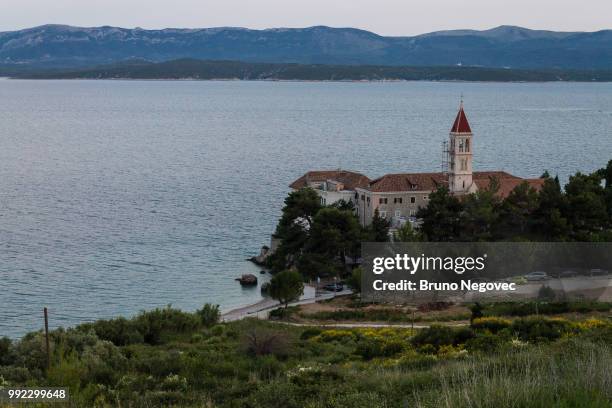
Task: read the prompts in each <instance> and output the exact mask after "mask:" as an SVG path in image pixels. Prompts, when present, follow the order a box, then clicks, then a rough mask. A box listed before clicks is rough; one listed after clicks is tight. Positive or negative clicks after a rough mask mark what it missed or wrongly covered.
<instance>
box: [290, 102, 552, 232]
mask: <svg viewBox="0 0 612 408" xmlns="http://www.w3.org/2000/svg"><path fill="white" fill-rule="evenodd" d="M447 146H448V148H447V149H446V150H447V152H446V154H447V156H448V160H447V162H448V167H447V169H446V171H442V172H437V173H396V174H386V175H384V176H382V177H379V178H377V179H374V180H371V179H369V178H368V177H366V176H365V175H363V174H361V173H357V172H354V171H349V170H341V169H338V170H324V171H309V172H308V173H306V174H304V175H303V176H302V177H300V178H299V179H297V180H295V181H294V182H293V183H291V184H290V187H291V188H293V189H296V190H297V189H300V188H304V187H311V188H313V189H315V191H317V193H318V194H319V196H320V197H321V204H323V205H330V204H333V203H334V202H337V201H340V200H345V201H350V202H352V203H353V205H354V206H355V211H356V212H357V216H358V217H359V222H360V223H361V224H362V225H364V226H365V225H369V224H370V223H371V222H372V218H373V217H374V212H375V211H376V210H377V209H378V212H379V214H380V216H381V217H383V218H386V219H388V220H389V221H390V222H391V228H398V227H400V226H401V225H402V224H403V223H405V222H416V217H415V216H416V213H417V211H418V209H419V208H421V207H424V206H426V205H427V203H428V200H429V194H430V193H431V192H433V191H435V190H437V189H438V188H439V187H447V188H448V189H449V191H450V192H451V193H452V194H455V195H459V196H460V195H465V194H470V193H474V192H476V191H478V190H479V189H484V188H487V187H488V186H489V185H490V184H491V182H492V181H493V180H496V181H497V183H498V185H499V190H498V192H497V194H498V195H499V196H500V197H502V198H503V197H506V196H507V195H508V194H509V193H510V192H511V191H512V190H513V189H514V188H515V187H517V186H518V185H519V184H521V183H523V182H527V183H528V184H529V185H530V186H532V187H533V188H535V189H536V190H539V189H540V188H541V186H542V184H543V182H544V179H541V178H534V179H524V178H521V177H517V176H514V175H512V174H509V173H506V172H504V171H473V155H474V154H473V152H474V143H473V133H472V129H471V127H470V124H469V122H468V119H467V116H466V114H465V111H464V109H463V102H462V103H461V105H460V106H459V111H458V112H457V116H456V118H455V121H454V123H453V126H452V127H451V131H450V134H449V140H448V143H447Z"/></svg>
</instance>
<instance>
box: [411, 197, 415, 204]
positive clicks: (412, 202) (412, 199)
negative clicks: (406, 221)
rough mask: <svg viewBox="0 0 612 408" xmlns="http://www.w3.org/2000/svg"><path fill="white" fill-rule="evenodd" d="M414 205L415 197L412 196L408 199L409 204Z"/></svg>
mask: <svg viewBox="0 0 612 408" xmlns="http://www.w3.org/2000/svg"><path fill="white" fill-rule="evenodd" d="M414 203H416V197H415V196H412V197H410V204H414Z"/></svg>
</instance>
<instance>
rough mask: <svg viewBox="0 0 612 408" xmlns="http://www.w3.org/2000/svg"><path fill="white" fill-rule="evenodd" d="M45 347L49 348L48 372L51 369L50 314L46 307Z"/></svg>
mask: <svg viewBox="0 0 612 408" xmlns="http://www.w3.org/2000/svg"><path fill="white" fill-rule="evenodd" d="M44 312H45V345H46V347H47V370H48V369H50V368H51V350H50V349H49V314H48V312H47V307H46V306H45V309H44Z"/></svg>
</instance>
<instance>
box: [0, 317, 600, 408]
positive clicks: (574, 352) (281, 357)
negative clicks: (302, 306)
mask: <svg viewBox="0 0 612 408" xmlns="http://www.w3.org/2000/svg"><path fill="white" fill-rule="evenodd" d="M496 319H497V318H496ZM498 320H500V319H498ZM502 323H503V324H502ZM491 329H495V330H494V331H495V332H492V331H491ZM415 334H416V335H415ZM51 339H52V343H51V345H52V350H53V356H52V368H51V369H50V370H46V369H45V363H46V359H45V355H44V342H43V341H42V340H43V338H42V335H41V333H32V334H29V335H27V336H25V337H24V338H23V339H22V340H21V341H19V342H16V343H11V342H8V341H0V386H67V387H69V388H70V392H71V396H72V401H71V405H70V407H115V406H117V407H118V406H121V407H132V408H140V407H142V408H145V407H147V408H150V407H223V408H234V407H236V408H237V407H249V408H259V407H262V408H263V407H266V408H275V407H278V408H281V407H282V408H302V407H313V408H314V407H321V408H324V407H325V408H335V407H347V408H348V407H350V408H361V407H364V408H365V407H385V408H387V407H398V408H399V407H402V408H403V407H406V406H409V407H453V408H454V407H474V408H476V407H478V408H484V407H495V408H506V407H508V408H510V407H512V408H514V407H550V406H555V407H557V406H558V407H604V406H606V407H608V406H610V405H609V401H610V399H611V398H612V373H611V371H610V370H609V367H611V366H612V323H611V322H610V321H609V320H605V319H603V320H602V319H587V320H582V321H569V320H563V319H558V318H553V319H548V318H542V317H526V318H519V319H514V320H512V321H509V320H508V321H501V320H500V321H497V320H494V319H493V320H492V319H491V318H485V319H482V321H481V322H480V325H478V326H475V327H474V328H469V327H462V328H451V327H437V326H436V327H432V328H430V329H425V330H418V331H416V332H414V331H412V330H410V329H406V328H391V327H388V328H353V329H327V328H317V327H296V326H290V325H283V324H278V323H271V322H265V321H259V320H250V319H249V320H243V321H237V322H231V323H223V324H216V325H212V326H211V323H210V322H207V325H205V324H204V322H203V321H202V319H199V318H198V315H197V314H187V313H183V312H180V311H176V310H171V309H166V310H156V311H152V312H147V313H143V314H141V315H139V316H137V317H136V318H134V319H129V320H127V319H115V320H112V321H99V322H96V323H94V324H87V325H82V326H79V327H76V328H74V329H68V330H56V331H54V332H52V336H51ZM32 406H36V405H32ZM41 406H42V405H41ZM52 406H54V407H60V406H62V405H61V404H54V405H52Z"/></svg>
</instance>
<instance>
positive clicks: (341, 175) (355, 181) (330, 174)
mask: <svg viewBox="0 0 612 408" xmlns="http://www.w3.org/2000/svg"><path fill="white" fill-rule="evenodd" d="M327 180H334V181H338V182H340V183H342V184H344V188H345V189H346V190H354V189H355V188H357V187H361V188H365V187H367V186H368V184H370V179H369V178H368V177H366V176H364V175H363V174H361V173H357V172H354V171H348V170H317V171H309V172H308V173H306V174H304V175H303V176H302V177H300V178H299V179H297V180H295V181H294V182H293V183H291V184H290V185H289V187H291V188H293V189H295V190H298V189H300V188H303V187H306V186H307V185H308V183H309V182H322V181H327Z"/></svg>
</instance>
